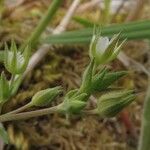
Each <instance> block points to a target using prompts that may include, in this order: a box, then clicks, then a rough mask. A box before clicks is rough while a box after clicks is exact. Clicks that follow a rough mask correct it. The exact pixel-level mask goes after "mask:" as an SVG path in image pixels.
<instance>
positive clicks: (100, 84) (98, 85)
mask: <svg viewBox="0 0 150 150" xmlns="http://www.w3.org/2000/svg"><path fill="white" fill-rule="evenodd" d="M125 75H127V72H126V71H118V72H113V73H107V74H106V75H105V76H104V78H103V80H102V81H100V80H99V79H98V78H94V79H93V81H92V89H93V90H94V91H103V90H105V89H107V88H108V87H109V86H110V85H111V84H113V83H114V82H115V81H117V80H119V79H120V78H121V77H123V76H125Z"/></svg>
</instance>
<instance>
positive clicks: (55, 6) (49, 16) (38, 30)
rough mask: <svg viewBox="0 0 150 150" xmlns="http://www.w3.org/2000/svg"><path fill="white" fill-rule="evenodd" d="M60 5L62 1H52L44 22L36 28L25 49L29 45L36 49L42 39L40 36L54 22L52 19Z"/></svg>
mask: <svg viewBox="0 0 150 150" xmlns="http://www.w3.org/2000/svg"><path fill="white" fill-rule="evenodd" d="M60 3H61V0H53V1H52V4H51V5H50V7H49V9H48V11H47V13H46V14H45V16H44V17H43V18H42V20H41V21H40V23H39V25H38V26H37V27H36V28H35V30H34V32H33V33H32V34H31V36H30V37H29V39H27V42H25V44H24V45H23V47H24V46H25V45H27V44H31V47H34V46H35V45H36V44H37V42H38V40H39V38H40V35H41V34H42V32H43V31H44V30H45V28H46V27H47V25H48V24H49V22H50V21H51V20H52V18H53V16H54V15H55V13H56V11H57V9H58V8H59V6H60Z"/></svg>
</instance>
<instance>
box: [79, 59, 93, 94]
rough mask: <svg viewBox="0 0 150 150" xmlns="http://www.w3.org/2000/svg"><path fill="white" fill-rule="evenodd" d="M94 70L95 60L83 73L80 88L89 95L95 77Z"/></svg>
mask: <svg viewBox="0 0 150 150" xmlns="http://www.w3.org/2000/svg"><path fill="white" fill-rule="evenodd" d="M93 68H94V59H93V60H92V61H91V62H90V64H89V65H88V66H87V68H86V69H85V71H84V73H83V77H82V83H81V87H80V92H85V93H89V91H90V87H91V83H92V75H93V71H94V70H93Z"/></svg>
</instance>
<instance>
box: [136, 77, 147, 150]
mask: <svg viewBox="0 0 150 150" xmlns="http://www.w3.org/2000/svg"><path fill="white" fill-rule="evenodd" d="M149 148H150V78H149V84H148V90H147V96H146V99H145V102H144V111H143V116H142V127H141V135H140V140H139V146H138V150H149Z"/></svg>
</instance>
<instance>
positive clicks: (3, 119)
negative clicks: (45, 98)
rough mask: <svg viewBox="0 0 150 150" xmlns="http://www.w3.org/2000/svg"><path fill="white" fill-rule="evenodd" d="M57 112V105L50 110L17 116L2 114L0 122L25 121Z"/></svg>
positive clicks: (45, 109)
mask: <svg viewBox="0 0 150 150" xmlns="http://www.w3.org/2000/svg"><path fill="white" fill-rule="evenodd" d="M58 111H59V105H58V106H55V107H50V108H44V109H40V110H35V111H30V112H23V113H19V114H4V115H1V116H0V122H6V121H13V120H25V119H29V118H32V117H38V116H43V115H47V114H51V113H54V112H58Z"/></svg>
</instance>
